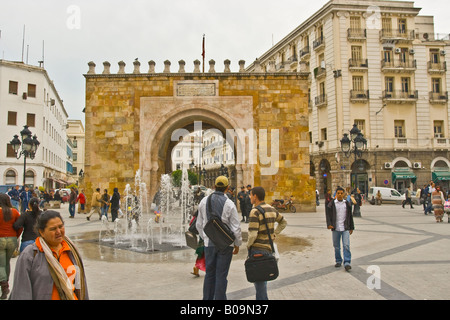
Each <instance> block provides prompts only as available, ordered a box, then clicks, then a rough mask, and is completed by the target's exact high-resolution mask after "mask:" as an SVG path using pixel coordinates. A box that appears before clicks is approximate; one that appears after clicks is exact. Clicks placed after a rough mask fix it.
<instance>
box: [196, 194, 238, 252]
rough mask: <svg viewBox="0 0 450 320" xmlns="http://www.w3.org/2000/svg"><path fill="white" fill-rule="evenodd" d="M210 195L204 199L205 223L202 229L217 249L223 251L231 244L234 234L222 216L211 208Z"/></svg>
mask: <svg viewBox="0 0 450 320" xmlns="http://www.w3.org/2000/svg"><path fill="white" fill-rule="evenodd" d="M211 196H212V195H210V196H209V197H208V200H207V201H206V217H207V219H208V222H207V223H206V225H205V227H204V228H203V231H204V232H205V234H206V235H207V236H208V238H209V240H210V241H212V243H213V244H214V246H215V247H216V249H217V250H218V251H223V250H225V249H226V248H228V247H229V246H230V245H231V244H233V242H234V240H235V236H234V234H233V232H232V231H231V230H230V228H229V227H228V225H227V224H226V223H224V222H223V221H222V218H221V217H220V216H218V215H216V213H215V212H212V210H211Z"/></svg>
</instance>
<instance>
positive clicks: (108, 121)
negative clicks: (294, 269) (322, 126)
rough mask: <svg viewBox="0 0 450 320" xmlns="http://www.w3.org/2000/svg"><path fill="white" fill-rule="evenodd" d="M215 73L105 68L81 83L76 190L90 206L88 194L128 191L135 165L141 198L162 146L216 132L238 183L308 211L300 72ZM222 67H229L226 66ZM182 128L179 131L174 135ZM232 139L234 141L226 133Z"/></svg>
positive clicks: (160, 165)
mask: <svg viewBox="0 0 450 320" xmlns="http://www.w3.org/2000/svg"><path fill="white" fill-rule="evenodd" d="M225 63H226V65H225V68H226V69H225V72H224V73H216V72H215V71H214V70H212V69H213V66H212V67H211V68H210V71H209V72H208V73H201V72H200V71H199V68H198V61H196V62H194V64H195V65H196V70H194V73H186V72H184V62H182V61H180V70H179V72H177V73H172V72H170V62H168V61H166V62H165V70H164V72H163V73H155V72H154V62H152V61H151V62H149V65H150V70H149V72H148V73H141V72H140V70H139V66H140V63H139V62H138V61H135V64H134V71H133V73H125V71H124V66H125V64H124V63H123V62H119V72H118V73H117V74H112V73H110V70H109V67H110V64H109V63H108V62H104V70H103V72H102V73H101V74H96V72H95V64H94V63H93V62H90V63H89V71H88V73H87V74H85V75H84V76H85V79H86V108H85V115H86V122H85V126H86V146H85V149H86V158H85V176H84V181H83V186H84V187H85V192H86V195H87V197H88V199H89V200H88V201H87V202H88V204H90V199H91V195H92V193H93V190H94V189H95V188H101V189H102V190H103V189H108V191H109V192H110V193H111V192H112V190H113V188H115V187H117V188H118V189H119V192H123V190H124V189H125V186H126V184H130V185H132V186H134V177H135V173H136V171H137V170H138V169H140V171H141V175H142V177H143V181H144V182H146V184H147V186H149V187H148V189H149V193H150V194H149V196H150V198H149V199H152V198H151V197H153V195H154V194H155V192H156V191H157V188H158V187H159V181H160V177H161V174H164V173H165V172H166V168H165V166H166V156H167V150H168V148H169V145H170V144H171V142H173V141H174V139H178V135H179V133H181V132H183V129H184V128H187V127H188V126H191V127H192V124H193V123H194V126H199V125H201V124H202V123H205V124H208V125H209V127H215V128H217V129H218V130H220V131H221V132H222V133H223V134H224V137H225V136H226V137H227V138H228V139H231V140H229V141H233V143H234V145H235V157H236V171H237V181H238V184H237V185H238V186H240V185H244V184H245V185H247V184H251V185H252V186H256V185H258V186H262V187H264V188H265V190H266V201H267V202H270V201H272V200H273V199H276V198H282V199H283V198H287V197H289V196H291V195H293V196H294V197H295V199H296V201H295V202H296V203H297V211H299V210H302V211H315V180H314V179H312V178H311V177H310V168H309V165H310V159H309V137H308V131H309V128H308V98H307V92H308V84H307V78H308V74H301V73H291V72H290V73H265V72H257V73H247V72H245V71H244V70H243V68H242V66H241V70H240V72H237V73H233V72H231V71H229V68H227V61H226V62H225ZM228 66H229V65H228ZM178 130H181V131H178ZM233 134H234V135H233Z"/></svg>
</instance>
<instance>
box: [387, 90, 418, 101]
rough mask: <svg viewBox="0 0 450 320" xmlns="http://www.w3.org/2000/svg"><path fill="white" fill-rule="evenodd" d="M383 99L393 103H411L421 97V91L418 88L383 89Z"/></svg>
mask: <svg viewBox="0 0 450 320" xmlns="http://www.w3.org/2000/svg"><path fill="white" fill-rule="evenodd" d="M382 97H383V101H386V102H393V103H409V102H416V101H417V100H418V99H419V92H418V91H417V90H410V91H403V90H402V91H400V90H394V91H383V95H382Z"/></svg>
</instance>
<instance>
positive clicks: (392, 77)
mask: <svg viewBox="0 0 450 320" xmlns="http://www.w3.org/2000/svg"><path fill="white" fill-rule="evenodd" d="M420 11H421V9H420V8H416V7H414V3H413V2H409V1H408V2H405V1H357V0H332V1H329V2H328V3H326V4H325V5H324V6H323V7H322V8H321V9H320V10H319V11H317V12H316V13H315V14H313V15H312V16H311V17H310V18H308V19H307V20H306V21H304V22H303V23H302V24H301V25H300V26H299V27H297V28H296V29H295V30H293V31H292V32H291V33H290V34H288V35H287V36H286V37H285V38H284V39H282V40H281V41H280V42H279V43H277V44H276V45H274V46H273V47H272V48H271V49H270V50H268V51H267V52H266V53H264V54H263V55H262V56H261V57H259V59H258V60H257V62H255V63H254V64H252V65H251V66H249V67H248V68H247V70H248V71H255V70H263V71H273V72H308V73H309V84H308V97H309V112H308V114H309V128H310V129H309V142H310V144H309V151H310V161H311V175H312V176H313V177H315V178H316V181H317V188H318V190H319V191H320V193H321V194H322V193H323V192H324V191H326V190H327V189H335V188H336V187H337V186H338V185H340V186H344V187H347V186H351V187H352V188H354V187H359V188H360V189H361V190H362V191H363V192H367V191H368V189H369V188H370V187H371V186H387V187H392V188H396V189H398V190H400V191H403V190H404V189H405V188H406V187H408V186H409V185H413V186H415V187H418V188H419V187H422V186H423V185H424V184H426V183H428V182H429V181H430V180H434V181H435V182H437V183H439V184H441V185H442V186H443V187H444V188H446V189H448V188H449V180H450V161H449V157H450V153H449V147H450V139H449V134H450V108H449V105H448V86H449V85H450V72H449V71H448V70H447V64H448V61H449V56H450V55H449V54H447V53H450V51H449V48H450V39H449V35H448V34H444V35H443V34H436V33H435V30H434V20H433V17H432V16H421V15H420ZM354 124H357V127H358V129H360V131H361V132H362V133H363V134H364V137H365V139H366V140H367V148H366V150H365V151H364V152H362V154H361V157H359V156H356V157H355V156H354V155H353V154H352V155H351V156H350V157H348V158H347V157H346V156H344V153H343V152H342V150H341V142H340V141H341V139H342V138H343V136H344V134H348V133H349V131H350V130H351V129H352V127H353V125H354Z"/></svg>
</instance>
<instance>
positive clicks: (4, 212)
mask: <svg viewBox="0 0 450 320" xmlns="http://www.w3.org/2000/svg"><path fill="white" fill-rule="evenodd" d="M19 216H20V214H19V211H18V210H17V209H16V208H14V207H13V206H12V204H11V200H10V198H9V196H8V195H7V194H4V193H0V286H1V289H2V294H1V296H0V299H1V300H4V299H6V298H7V296H8V293H9V275H10V271H11V265H10V261H11V258H12V257H13V254H14V251H15V250H16V249H17V243H18V242H17V241H18V240H17V239H18V238H19V237H20V234H21V233H22V229H19V230H17V231H16V230H15V229H14V227H13V226H14V223H15V222H16V221H17V219H19Z"/></svg>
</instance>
